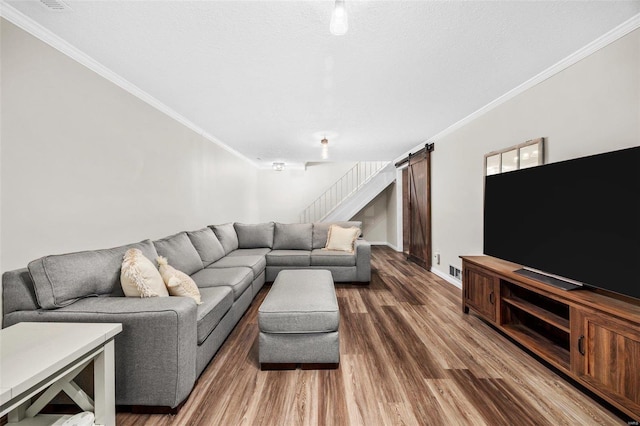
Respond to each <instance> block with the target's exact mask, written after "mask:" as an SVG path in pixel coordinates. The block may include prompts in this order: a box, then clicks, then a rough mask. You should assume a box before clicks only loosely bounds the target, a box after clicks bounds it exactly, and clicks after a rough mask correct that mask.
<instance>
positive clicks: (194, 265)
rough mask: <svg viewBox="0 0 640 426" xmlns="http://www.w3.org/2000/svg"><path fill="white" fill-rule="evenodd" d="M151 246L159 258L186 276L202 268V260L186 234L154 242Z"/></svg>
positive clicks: (181, 233)
mask: <svg viewBox="0 0 640 426" xmlns="http://www.w3.org/2000/svg"><path fill="white" fill-rule="evenodd" d="M153 245H154V246H156V250H157V251H158V254H159V255H160V256H162V257H166V258H167V260H168V261H169V263H170V264H171V265H172V266H173V267H174V268H176V269H177V270H179V271H182V272H184V273H185V274H187V275H191V274H193V273H194V272H197V271H199V270H200V269H202V268H203V266H202V259H200V255H199V254H198V251H197V250H196V248H195V247H194V246H193V244H191V240H190V239H189V237H187V233H186V232H180V233H178V234H175V235H171V236H169V237H165V238H163V239H161V240H156V241H154V242H153ZM154 259H155V258H154Z"/></svg>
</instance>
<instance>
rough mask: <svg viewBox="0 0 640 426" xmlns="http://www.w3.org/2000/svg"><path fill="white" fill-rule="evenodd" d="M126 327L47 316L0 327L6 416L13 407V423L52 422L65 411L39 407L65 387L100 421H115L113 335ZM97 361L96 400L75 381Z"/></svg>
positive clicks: (1, 403)
mask: <svg viewBox="0 0 640 426" xmlns="http://www.w3.org/2000/svg"><path fill="white" fill-rule="evenodd" d="M121 331H122V324H109V323H47V322H23V323H19V324H16V325H13V326H11V327H8V328H5V329H3V330H0V416H3V415H5V414H7V413H8V414H9V423H10V424H11V423H16V424H20V425H42V424H51V423H53V422H55V421H56V420H57V419H58V417H59V416H48V415H47V416H46V417H45V415H40V416H38V413H39V412H40V410H42V408H44V406H45V405H47V404H48V403H49V401H51V399H52V398H53V397H55V396H56V395H57V394H58V393H59V392H60V391H64V392H65V393H66V394H67V395H69V396H70V397H71V399H73V401H74V402H75V403H76V404H78V406H80V408H82V409H83V410H85V411H93V412H94V413H95V424H96V425H106V426H112V425H115V423H116V415H115V374H114V344H113V339H114V337H115V336H116V335H117V334H118V333H120V332H121ZM92 361H93V363H94V373H93V374H94V398H95V401H94V400H92V399H91V398H90V397H89V396H88V395H87V394H86V393H85V392H84V391H83V390H82V389H80V387H78V385H77V384H75V383H74V382H73V379H74V378H75V377H76V376H77V375H78V373H80V371H82V370H83V369H84V367H86V366H87V365H88V364H89V363H90V362H92ZM47 388H48V389H47ZM44 389H47V390H46V391H45V392H44V393H43V394H42V395H41V396H40V397H39V398H38V399H37V400H35V401H33V402H32V401H31V398H32V397H33V396H34V395H36V394H37V393H39V392H41V391H43V390H44Z"/></svg>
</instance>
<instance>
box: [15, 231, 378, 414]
mask: <svg viewBox="0 0 640 426" xmlns="http://www.w3.org/2000/svg"><path fill="white" fill-rule="evenodd" d="M337 224H340V225H342V226H358V227H361V222H337ZM328 228H329V224H328V223H313V224H311V223H303V224H281V223H273V222H271V223H262V224H241V223H235V224H231V223H229V224H224V225H216V226H210V227H207V228H204V229H200V230H197V231H192V232H181V233H178V234H175V235H172V236H169V237H166V238H163V239H160V240H156V241H151V240H145V241H142V242H139V243H135V244H128V245H125V246H121V247H116V248H111V249H103V250H93V251H84V252H78V253H70V254H62V255H51V256H45V257H43V258H40V259H37V260H34V261H32V262H30V263H29V265H28V267H27V268H23V269H18V270H14V271H8V272H5V273H4V274H3V276H2V284H3V286H2V292H3V298H2V300H3V321H2V327H8V326H10V325H13V324H16V323H19V322H23V321H29V322H34V321H43V322H50V321H59V322H119V323H122V325H123V331H122V333H121V334H119V335H118V336H117V337H116V356H115V359H116V404H117V405H124V406H153V407H169V408H175V407H177V406H179V405H180V404H181V403H182V402H183V401H184V400H185V399H186V398H187V396H188V395H189V393H190V392H191V389H192V388H193V386H194V384H195V381H196V379H197V378H198V377H199V376H200V374H201V373H202V371H203V370H204V369H205V367H206V366H207V364H208V363H209V362H210V361H211V359H212V358H213V356H214V355H215V353H216V352H217V351H218V349H219V348H220V346H221V345H222V343H223V342H224V340H225V339H226V337H227V336H228V335H229V333H231V331H232V330H233V327H234V326H235V325H236V324H237V323H238V321H239V320H240V318H241V317H242V315H243V314H244V313H245V311H246V310H247V308H248V307H249V305H250V304H251V302H252V301H253V299H254V297H255V296H256V295H257V294H258V292H259V291H260V289H261V288H262V286H263V285H264V283H265V282H271V281H273V280H274V279H275V277H276V276H277V274H278V272H280V271H281V270H283V269H303V268H315V269H327V270H329V271H331V273H332V276H333V279H334V281H336V282H360V283H368V282H369V280H370V276H371V262H370V257H371V247H370V245H369V243H368V242H367V241H365V240H363V239H358V240H357V241H356V244H355V252H354V253H353V254H351V253H347V252H337V251H327V250H322V249H321V248H322V247H324V244H325V242H326V240H327V231H328ZM130 248H138V249H140V250H141V251H142V253H143V254H144V255H145V256H146V257H147V258H149V259H150V260H152V261H154V262H155V259H156V257H157V256H158V255H160V256H164V257H166V258H167V259H168V261H169V264H170V265H171V266H173V267H175V268H176V269H179V270H181V271H183V272H185V273H187V274H189V275H190V276H191V278H193V280H194V281H195V282H196V284H197V285H198V287H199V290H200V294H201V296H202V304H201V305H196V303H195V302H194V300H192V299H190V298H186V297H154V298H131V297H124V294H123V292H122V288H121V285H120V267H121V264H122V257H123V255H124V253H125V252H126V251H127V250H128V249H130Z"/></svg>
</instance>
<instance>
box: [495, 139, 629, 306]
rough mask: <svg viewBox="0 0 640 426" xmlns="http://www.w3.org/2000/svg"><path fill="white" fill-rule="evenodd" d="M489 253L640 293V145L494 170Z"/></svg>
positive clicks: (586, 281) (585, 281)
mask: <svg viewBox="0 0 640 426" xmlns="http://www.w3.org/2000/svg"><path fill="white" fill-rule="evenodd" d="M484 253H485V254H487V255H490V256H493V257H497V258H500V259H504V260H508V261H511V262H514V263H517V264H520V265H522V266H524V267H528V268H533V269H536V270H539V271H542V272H545V273H548V274H553V275H556V276H559V277H563V278H568V279H570V280H575V281H578V282H580V283H583V284H586V285H588V286H592V287H597V288H601V289H605V290H609V291H613V292H616V293H620V294H624V295H627V296H631V297H636V298H640V268H639V267H640V147H635V148H629V149H624V150H620V151H614V152H609V153H606V154H600V155H593V156H589V157H583V158H578V159H574V160H568V161H562V162H558V163H551V164H547V165H542V166H537V167H532V168H528V169H522V170H516V171H513V172H507V173H502V174H497V175H492V176H487V177H486V180H485V197H484Z"/></svg>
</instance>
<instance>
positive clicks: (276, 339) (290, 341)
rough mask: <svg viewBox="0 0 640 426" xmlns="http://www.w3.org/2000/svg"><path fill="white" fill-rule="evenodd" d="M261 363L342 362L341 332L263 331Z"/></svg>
mask: <svg viewBox="0 0 640 426" xmlns="http://www.w3.org/2000/svg"><path fill="white" fill-rule="evenodd" d="M258 345H259V351H258V352H259V356H258V360H259V361H260V365H263V364H294V365H296V366H297V364H316V365H320V364H336V365H337V364H338V363H339V362H340V343H339V335H338V332H337V331H333V332H330V333H305V334H285V333H281V334H273V333H265V332H262V331H261V332H260V336H259V340H258Z"/></svg>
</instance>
